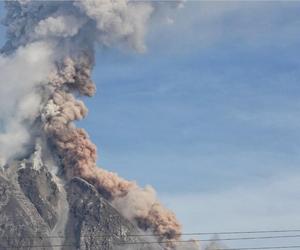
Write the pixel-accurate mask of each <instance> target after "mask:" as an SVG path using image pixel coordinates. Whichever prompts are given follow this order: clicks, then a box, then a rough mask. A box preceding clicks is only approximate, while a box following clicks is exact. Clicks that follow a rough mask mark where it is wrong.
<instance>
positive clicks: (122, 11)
mask: <svg viewBox="0 0 300 250" xmlns="http://www.w3.org/2000/svg"><path fill="white" fill-rule="evenodd" d="M74 5H75V6H77V7H78V8H80V10H81V11H83V12H84V13H85V14H86V15H87V16H88V17H89V18H91V19H92V20H94V21H95V22H96V26H97V29H98V31H99V33H98V35H97V40H98V42H99V43H101V44H104V45H107V46H111V45H114V44H116V43H118V42H120V41H121V42H125V43H127V44H128V45H129V46H130V47H132V48H133V49H136V50H138V51H144V50H145V45H144V36H145V33H146V30H145V29H146V23H147V21H148V20H149V18H150V16H151V13H152V11H153V7H152V5H151V4H150V3H146V2H140V3H139V2H133V3H132V4H131V3H128V1H127V0H120V1H111V0H104V1H101V2H100V1H98V0H86V1H78V2H75V3H74Z"/></svg>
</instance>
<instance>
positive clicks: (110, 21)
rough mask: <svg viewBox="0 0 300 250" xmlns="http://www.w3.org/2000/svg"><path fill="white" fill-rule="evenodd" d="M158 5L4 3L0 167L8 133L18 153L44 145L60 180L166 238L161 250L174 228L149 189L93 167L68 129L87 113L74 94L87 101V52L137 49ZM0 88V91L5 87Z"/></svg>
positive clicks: (90, 59)
mask: <svg viewBox="0 0 300 250" xmlns="http://www.w3.org/2000/svg"><path fill="white" fill-rule="evenodd" d="M172 5H174V4H172ZM170 6H171V4H170ZM171 7H173V6H171ZM159 8H160V5H159V4H157V3H151V2H150V1H149V2H138V1H132V2H131V1H128V0H118V1H114V0H101V1H100V0H80V1H66V2H64V1H31V0H19V1H7V2H6V9H7V15H6V18H5V20H4V24H5V25H6V26H7V37H8V41H7V42H6V44H5V45H4V47H3V49H2V54H3V56H2V57H1V58H0V66H1V72H2V71H3V70H6V67H11V69H10V68H9V69H8V70H6V71H7V72H8V73H7V74H8V76H7V77H8V78H7V79H8V80H6V78H4V80H3V82H5V81H8V82H10V84H11V86H9V88H11V90H9V91H10V92H12V93H10V92H9V93H7V96H8V98H9V99H10V100H9V102H11V103H12V104H11V105H12V106H11V109H12V110H13V111H14V112H13V113H14V115H13V117H12V118H11V117H9V116H7V119H5V124H4V129H3V128H2V130H3V131H4V133H3V134H1V135H0V142H1V147H0V157H2V158H3V164H2V165H4V163H5V162H7V161H9V159H10V158H11V157H13V155H10V153H9V152H12V151H14V150H15V148H14V147H15V144H16V143H15V141H14V139H11V137H12V134H14V133H15V131H18V132H19V133H22V136H18V138H19V139H18V140H20V141H21V143H20V142H18V143H19V145H22V148H20V149H19V150H17V152H18V151H19V152H20V153H22V150H24V147H23V146H24V145H25V144H26V145H29V148H30V145H31V148H35V146H34V142H35V141H36V139H37V138H39V140H42V141H43V143H42V145H47V147H48V148H47V150H43V148H42V149H41V151H42V154H43V152H44V154H45V152H49V151H50V152H52V154H55V155H56V156H57V157H54V158H57V159H58V162H59V164H58V165H59V166H60V168H61V169H60V172H62V173H63V177H64V178H65V179H66V180H69V179H71V178H73V177H76V176H78V177H81V178H83V179H85V180H86V181H88V182H89V183H91V184H93V185H94V186H95V187H96V188H97V189H98V191H99V192H100V193H101V194H102V195H103V196H105V198H106V199H108V200H110V201H111V202H112V204H113V205H114V206H115V207H116V208H117V209H118V210H119V211H120V212H121V213H122V214H123V215H124V216H125V217H126V218H128V219H129V220H131V221H133V222H134V223H136V225H138V226H139V227H140V228H141V229H142V230H147V231H152V232H153V233H154V234H155V235H157V236H158V238H159V240H170V244H168V245H167V247H166V249H167V248H168V249H175V248H176V244H175V243H172V240H176V239H178V238H179V237H180V232H181V227H180V224H179V222H178V221H177V219H176V217H175V215H174V214H173V213H172V212H171V211H169V210H168V209H166V208H165V207H163V206H162V204H161V203H160V202H159V201H158V199H157V197H156V194H155V191H154V189H153V188H151V187H145V188H141V187H139V186H138V185H137V184H136V183H135V182H131V181H127V180H125V179H123V178H121V177H119V176H118V175H117V174H115V173H112V172H109V171H106V170H104V169H102V168H98V167H97V164H96V160H97V149H96V146H95V145H94V144H93V143H92V142H91V140H90V139H89V136H88V134H87V132H86V131H84V130H83V129H81V128H77V127H76V126H75V124H74V121H76V120H80V119H83V118H84V117H85V116H86V114H87V112H88V110H87V108H86V106H85V105H84V103H83V102H82V101H81V100H80V99H78V97H80V96H93V94H94V93H95V90H96V87H95V85H94V83H93V81H92V80H91V73H92V69H93V65H94V47H95V46H96V45H97V46H101V47H103V48H106V47H112V46H115V47H120V48H128V49H131V50H135V51H138V52H144V51H145V49H146V48H145V45H144V36H145V34H146V26H147V22H148V21H149V19H150V18H151V15H152V14H153V13H154V12H156V11H158V9H159ZM2 60H3V61H4V63H3V66H2ZM22 60H23V61H22ZM5 61H7V62H8V63H5ZM7 65H10V66H7ZM20 65H25V67H24V68H21V69H20V71H19V72H18V73H19V75H18V76H16V75H14V73H13V72H11V71H13V70H16V68H17V67H18V66H20ZM20 67H22V66H20ZM23 73H24V77H23ZM26 73H27V74H28V76H27V75H26ZM1 77H3V76H1ZM9 77H12V78H13V79H10V78H9ZM15 78H16V79H15ZM1 80H2V79H1ZM1 88H3V89H5V91H6V86H1ZM1 91H2V89H1ZM1 93H2V92H1ZM3 93H6V92H3ZM5 95H6V94H5ZM0 111H1V110H0ZM3 112H5V111H3ZM3 117H5V116H3ZM12 123H14V124H16V125H15V126H17V127H14V126H13V125H11V124H12ZM5 126H7V127H9V128H10V130H12V131H10V130H6V129H5ZM10 144H11V145H10ZM2 147H3V148H2ZM4 148H6V149H7V150H8V152H6V151H5V150H4ZM44 157H46V156H44Z"/></svg>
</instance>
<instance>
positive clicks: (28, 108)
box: [0, 42, 52, 165]
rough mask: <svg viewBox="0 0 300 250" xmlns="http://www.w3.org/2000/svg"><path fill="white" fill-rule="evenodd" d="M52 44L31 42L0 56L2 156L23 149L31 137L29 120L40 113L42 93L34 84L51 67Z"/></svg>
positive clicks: (43, 78)
mask: <svg viewBox="0 0 300 250" xmlns="http://www.w3.org/2000/svg"><path fill="white" fill-rule="evenodd" d="M50 55H51V48H50V46H49V45H48V44H46V43H40V42H39V43H32V44H29V45H27V46H26V47H21V48H19V49H18V50H17V51H16V53H15V54H14V55H12V56H11V57H4V56H2V57H0V72H1V75H0V117H1V119H0V121H1V130H0V160H1V163H0V164H1V165H3V164H4V163H5V162H6V161H7V160H8V159H10V158H11V157H12V156H14V155H17V154H19V153H21V152H22V151H23V150H24V148H23V147H24V145H25V144H26V143H27V142H28V140H29V139H30V135H29V131H28V128H27V124H30V121H33V120H34V119H35V118H36V116H37V115H38V111H39V107H40V102H41V96H40V95H39V94H38V93H37V92H36V90H35V88H36V87H37V86H38V85H40V84H42V83H45V81H46V80H47V76H48V75H49V72H50V71H51V69H52V62H51V57H50Z"/></svg>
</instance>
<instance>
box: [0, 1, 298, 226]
mask: <svg viewBox="0 0 300 250" xmlns="http://www.w3.org/2000/svg"><path fill="white" fill-rule="evenodd" d="M299 11H300V3H297V2H257V1H255V2H238V1H234V2H210V3H209V2H194V1H193V2H189V1H188V2H187V4H186V7H185V8H183V9H180V10H177V11H174V10H173V11H170V12H169V13H168V14H167V15H168V19H167V18H165V17H156V18H155V19H154V20H153V21H152V23H151V24H150V26H149V32H148V36H147V38H146V44H147V47H148V51H147V52H146V53H145V54H136V53H134V52H128V51H126V52H125V51H120V50H114V49H112V50H109V51H108V50H106V51H103V50H100V49H98V51H97V64H96V67H95V70H94V76H93V78H94V80H95V82H96V83H97V88H98V91H97V94H96V96H95V97H94V98H92V99H86V103H87V105H88V107H89V110H90V111H89V116H88V117H87V119H85V120H84V121H82V122H80V123H79V124H80V126H82V127H84V128H86V129H87V130H88V132H89V133H90V135H91V138H92V140H93V141H94V142H95V143H96V144H97V146H98V148H99V153H100V157H99V165H101V166H104V167H105V168H107V169H109V170H112V171H116V172H118V173H119V174H120V175H121V176H124V177H126V178H128V179H134V180H136V181H137V182H138V183H140V184H141V185H145V184H151V185H153V186H154V187H155V188H156V189H157V191H158V194H159V195H160V196H161V197H162V199H163V201H164V202H165V203H166V204H167V205H168V206H169V207H171V208H172V209H174V210H175V211H176V212H177V214H178V216H179V218H180V219H181V221H182V222H183V224H184V228H185V231H210V230H211V231H220V230H243V229H245V230H248V229H270V228H271V229H272V228H275V229H276V228H278V227H280V228H282V227H285V228H296V227H300V215H299V209H300V201H299V200H300V199H299V196H300V189H299V186H300V182H299V180H300V171H299V163H300V154H299V151H300V144H299V140H300V134H299V130H300V98H299V97H300V84H299V82H300V74H299V67H300V58H299V55H298V50H299V42H300V29H299V26H300V16H299ZM0 14H2V8H0ZM170 19H174V23H173V24H170V22H168V20H170ZM0 31H1V34H2V35H1V38H0V39H1V40H2V41H3V37H4V35H3V29H1V30H0ZM298 183H299V184H298ZM183 201H184V202H183ZM182 204H184V205H182Z"/></svg>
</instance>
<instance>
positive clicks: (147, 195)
mask: <svg viewBox="0 0 300 250" xmlns="http://www.w3.org/2000/svg"><path fill="white" fill-rule="evenodd" d="M156 200H157V199H156V192H155V190H154V189H153V188H152V187H151V186H146V187H145V188H143V189H142V188H139V187H135V188H133V189H131V190H129V192H128V194H127V195H126V196H124V197H119V198H116V199H115V200H114V201H113V202H112V204H113V206H114V207H115V208H116V209H117V210H118V211H120V212H121V213H122V214H123V215H124V216H125V217H126V218H127V219H129V220H133V219H134V218H136V217H146V216H147V215H148V213H149V212H150V209H151V207H152V206H153V204H154V203H155V202H156Z"/></svg>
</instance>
